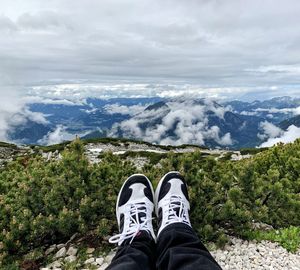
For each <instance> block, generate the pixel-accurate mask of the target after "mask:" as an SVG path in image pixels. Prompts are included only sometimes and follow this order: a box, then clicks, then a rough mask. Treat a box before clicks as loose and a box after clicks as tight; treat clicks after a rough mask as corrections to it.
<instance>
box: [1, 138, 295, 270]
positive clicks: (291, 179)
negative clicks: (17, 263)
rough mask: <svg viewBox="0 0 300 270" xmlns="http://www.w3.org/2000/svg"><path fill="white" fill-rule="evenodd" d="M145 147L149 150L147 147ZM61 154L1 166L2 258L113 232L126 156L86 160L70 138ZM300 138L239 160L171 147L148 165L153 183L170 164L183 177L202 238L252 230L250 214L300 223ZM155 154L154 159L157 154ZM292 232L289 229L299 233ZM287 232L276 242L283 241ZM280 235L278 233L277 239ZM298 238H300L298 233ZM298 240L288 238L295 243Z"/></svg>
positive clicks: (277, 222)
mask: <svg viewBox="0 0 300 270" xmlns="http://www.w3.org/2000/svg"><path fill="white" fill-rule="evenodd" d="M147 154H148V153H147ZM62 156H63V158H62V160H60V161H49V162H46V161H45V160H44V159H43V158H42V157H40V156H35V157H23V158H19V159H18V160H16V161H14V162H11V163H9V164H8V165H7V167H6V168H5V170H2V171H0V261H2V263H3V264H5V263H8V262H9V261H14V260H15V259H16V258H20V257H21V255H22V254H25V253H27V252H29V251H31V250H33V249H34V248H36V247H40V246H42V245H45V244H50V243H56V242H62V241H64V240H66V239H68V238H69V237H70V236H71V235H72V234H74V233H75V232H80V233H82V234H84V233H86V232H87V231H90V230H94V231H96V232H97V233H98V237H99V238H100V239H101V240H103V238H104V237H106V236H107V235H110V234H112V233H113V232H115V231H117V226H116V221H115V202H116V198H117V194H118V192H119V188H120V187H121V185H122V182H123V181H124V180H125V179H126V178H127V177H128V176H129V175H131V174H133V173H135V172H136V169H135V167H134V165H133V164H131V163H130V162H128V161H126V159H125V157H123V158H122V157H120V156H117V155H113V154H112V153H107V154H105V155H103V156H102V161H101V163H99V164H94V165H92V164H90V163H89V162H88V160H87V158H86V157H85V155H84V147H83V144H82V143H81V142H80V141H79V140H75V141H74V142H72V143H71V144H70V145H68V146H67V147H66V149H65V151H64V152H63V155H62ZM299 157H300V140H297V141H296V142H295V143H293V144H287V145H278V146H276V147H273V148H270V149H269V150H266V151H264V152H262V153H260V154H259V155H256V156H254V157H252V158H250V159H244V160H241V161H230V160H225V161H220V160H216V159H215V158H214V157H211V156H208V157H204V156H203V154H202V153H201V152H200V151H196V152H193V153H185V154H180V155H179V154H175V153H172V152H170V153H168V154H167V155H166V156H164V159H162V160H161V162H160V163H161V165H162V166H160V167H157V166H155V167H154V166H149V165H147V166H145V167H144V169H143V173H145V174H146V175H147V176H148V177H149V178H150V179H151V180H152V181H153V184H154V186H155V185H156V184H157V182H158V180H159V179H160V178H161V177H162V176H163V175H164V174H165V173H167V172H168V171H171V170H178V171H180V172H181V173H182V174H183V175H184V176H185V178H186V181H187V183H188V186H189V194H190V201H191V221H192V224H193V227H194V229H195V230H196V231H197V232H198V234H199V236H200V237H201V239H202V240H203V241H204V242H207V241H214V242H216V243H217V244H219V245H223V244H224V243H225V242H226V239H227V237H226V235H228V234H229V235H230V234H231V235H235V236H240V237H248V238H249V237H250V236H249V235H248V236H247V234H245V232H247V231H249V230H250V229H251V225H252V222H253V221H256V222H264V223H268V224H270V225H273V226H274V228H275V229H276V230H277V229H281V228H288V227H290V226H294V227H296V228H297V226H299V224H300V196H299V194H300V165H299V164H300V158H299ZM153 158H155V159H156V158H157V157H156V156H155V157H153ZM295 230H297V231H293V233H292V235H296V234H298V232H299V231H298V229H295ZM289 232H290V231H288V232H287V233H286V231H284V230H283V231H282V234H281V235H280V237H279V238H275V237H273V238H272V239H275V240H276V241H279V242H281V243H286V242H287V240H286V239H287V238H288V236H289V235H290V234H289ZM282 239H283V240H282ZM298 239H299V238H298ZM297 245H299V241H298V240H297V241H295V244H294V243H293V247H292V248H290V249H293V250H294V247H295V246H297Z"/></svg>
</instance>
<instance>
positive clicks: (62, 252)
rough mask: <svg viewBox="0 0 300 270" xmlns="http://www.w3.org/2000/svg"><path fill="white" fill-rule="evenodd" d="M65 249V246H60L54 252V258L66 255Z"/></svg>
mask: <svg viewBox="0 0 300 270" xmlns="http://www.w3.org/2000/svg"><path fill="white" fill-rule="evenodd" d="M66 253H67V250H66V248H65V247H62V248H61V249H60V250H59V251H57V252H56V254H55V256H54V258H61V257H64V256H66Z"/></svg>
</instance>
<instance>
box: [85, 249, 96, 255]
mask: <svg viewBox="0 0 300 270" xmlns="http://www.w3.org/2000/svg"><path fill="white" fill-rule="evenodd" d="M94 251H95V249H94V248H88V249H87V250H86V253H87V254H92V253H93V252H94Z"/></svg>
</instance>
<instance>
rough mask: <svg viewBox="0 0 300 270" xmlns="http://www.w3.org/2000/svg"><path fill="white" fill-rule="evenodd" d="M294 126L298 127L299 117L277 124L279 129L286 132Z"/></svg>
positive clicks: (299, 124) (299, 123)
mask: <svg viewBox="0 0 300 270" xmlns="http://www.w3.org/2000/svg"><path fill="white" fill-rule="evenodd" d="M291 125H294V126H296V127H300V115H296V116H294V117H292V118H289V119H286V120H284V121H282V122H281V123H280V124H279V127H280V128H281V129H284V130H286V129H287V128H288V127H289V126H291Z"/></svg>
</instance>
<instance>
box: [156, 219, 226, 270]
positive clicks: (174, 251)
mask: <svg viewBox="0 0 300 270" xmlns="http://www.w3.org/2000/svg"><path fill="white" fill-rule="evenodd" d="M156 267H157V269H158V270H175V269H176V270H198V269H199V270H200V269H201V270H220V269H221V267H220V266H219V265H218V263H217V262H216V261H215V260H214V258H213V257H212V256H211V254H210V253H209V251H208V250H207V249H206V248H205V246H204V245H203V244H202V243H201V241H200V240H199V238H198V236H197V235H196V233H195V232H194V231H193V229H192V228H191V227H189V226H188V225H185V224H182V223H174V224H170V225H168V226H167V227H166V228H165V229H164V230H163V231H162V232H161V233H160V235H159V238H158V239H157V263H156Z"/></svg>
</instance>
